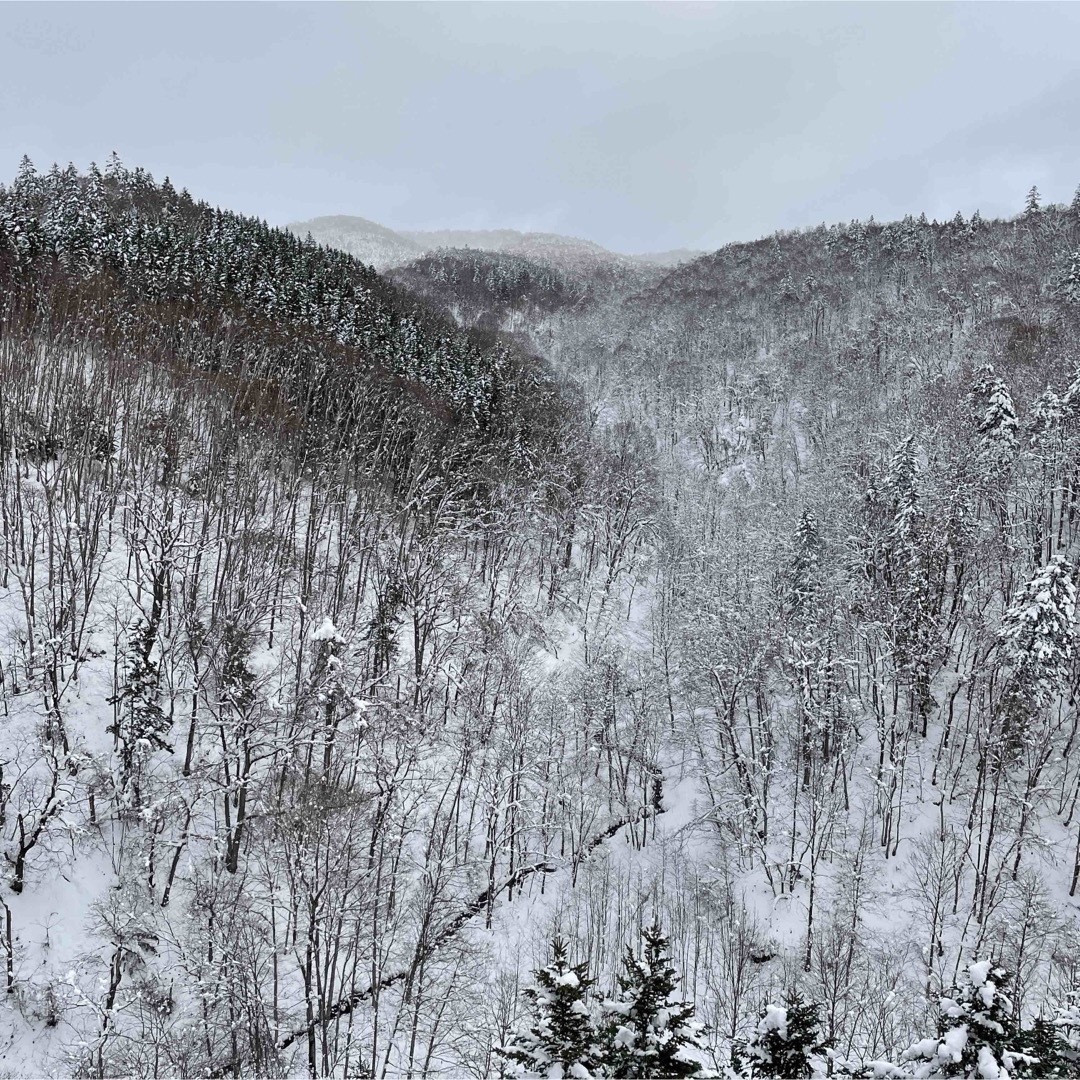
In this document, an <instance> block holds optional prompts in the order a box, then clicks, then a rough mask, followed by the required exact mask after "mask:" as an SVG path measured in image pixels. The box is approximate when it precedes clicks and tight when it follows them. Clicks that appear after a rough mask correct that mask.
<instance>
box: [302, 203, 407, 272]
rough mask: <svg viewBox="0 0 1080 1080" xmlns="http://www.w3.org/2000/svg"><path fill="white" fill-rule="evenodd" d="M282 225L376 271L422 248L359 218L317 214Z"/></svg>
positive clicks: (396, 263) (398, 264) (399, 261)
mask: <svg viewBox="0 0 1080 1080" xmlns="http://www.w3.org/2000/svg"><path fill="white" fill-rule="evenodd" d="M286 228H287V229H288V230H289V232H291V233H294V234H295V235H296V236H299V237H300V238H301V239H303V238H304V237H307V236H309V235H310V236H311V238H312V239H313V240H314V241H315V242H316V243H317V244H325V245H326V246H327V247H331V248H336V249H337V250H339V251H344V252H345V253H346V254H348V255H352V256H353V258H355V259H359V260H360V261H361V262H362V263H366V264H367V265H368V266H373V267H374V268H375V269H376V270H386V269H389V268H390V267H393V266H401V265H402V264H404V263H407V262H409V261H410V260H412V259H415V258H416V257H417V256H419V255H421V254H423V252H424V250H425V249H424V247H423V245H422V244H418V243H416V242H415V241H413V240H412V239H410V238H409V237H408V236H406V235H404V234H402V233H397V232H394V231H393V229H387V228H386V227H385V226H383V225H378V224H376V223H375V222H374V221H368V220H367V219H366V218H362V217H351V216H347V215H338V216H332V217H318V218H312V219H311V220H310V221H296V222H293V223H292V224H290V225H287V226H286Z"/></svg>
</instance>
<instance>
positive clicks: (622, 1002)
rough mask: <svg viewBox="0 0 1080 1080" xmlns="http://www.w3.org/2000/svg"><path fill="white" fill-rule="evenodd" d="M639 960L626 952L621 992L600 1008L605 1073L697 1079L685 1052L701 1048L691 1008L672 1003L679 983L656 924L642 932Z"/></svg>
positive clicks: (687, 1004) (697, 1070)
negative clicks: (602, 1016)
mask: <svg viewBox="0 0 1080 1080" xmlns="http://www.w3.org/2000/svg"><path fill="white" fill-rule="evenodd" d="M641 935H642V938H643V942H644V949H643V950H642V954H641V956H640V958H639V957H637V956H635V955H634V952H633V950H632V949H631V948H629V947H627V950H626V960H625V964H626V974H625V975H620V976H619V993H618V995H617V996H616V997H615V998H614V999H609V1000H607V1001H605V1002H604V1003H603V1010H604V1012H605V1013H606V1014H607V1017H608V1019H607V1023H606V1024H605V1025H604V1027H603V1029H602V1031H601V1042H602V1044H603V1046H604V1058H605V1072H606V1073H607V1074H608V1075H610V1076H616V1077H679V1076H697V1075H699V1074H700V1071H701V1067H700V1065H699V1063H698V1062H696V1061H695V1060H694V1059H693V1057H692V1056H691V1055H690V1054H689V1053H688V1052H687V1051H688V1050H691V1049H695V1048H699V1047H701V1045H702V1044H701V1041H700V1039H699V1037H698V1031H699V1030H700V1025H698V1024H697V1023H695V1022H694V1006H693V1005H692V1004H691V1003H690V1002H687V1001H679V1000H677V999H675V990H676V988H677V986H678V983H679V978H678V976H677V975H676V974H675V969H674V968H673V967H672V966H671V963H670V959H669V957H668V939H667V938H666V937H665V936H664V935H663V933H662V932H661V930H660V927H659V925H654V926H651V927H649V928H647V929H643V930H642V932H641Z"/></svg>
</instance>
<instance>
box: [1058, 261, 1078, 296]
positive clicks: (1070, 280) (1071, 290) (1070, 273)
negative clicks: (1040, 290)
mask: <svg viewBox="0 0 1080 1080" xmlns="http://www.w3.org/2000/svg"><path fill="white" fill-rule="evenodd" d="M1054 292H1055V293H1056V294H1057V297H1058V299H1059V300H1061V301H1062V302H1063V303H1066V304H1080V251H1074V252H1073V253H1072V255H1071V256H1070V257H1069V266H1068V269H1067V270H1065V272H1064V273H1063V274H1062V275H1061V277H1060V278H1058V280H1057V283H1056V284H1055V286H1054Z"/></svg>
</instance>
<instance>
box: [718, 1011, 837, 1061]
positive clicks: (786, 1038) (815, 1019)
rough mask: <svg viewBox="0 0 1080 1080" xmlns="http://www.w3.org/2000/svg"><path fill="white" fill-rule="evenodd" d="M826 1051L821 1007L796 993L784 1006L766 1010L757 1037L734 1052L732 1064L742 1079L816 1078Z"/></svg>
mask: <svg viewBox="0 0 1080 1080" xmlns="http://www.w3.org/2000/svg"><path fill="white" fill-rule="evenodd" d="M826 1049H827V1048H826V1046H825V1044H824V1042H823V1041H822V1037H821V1006H820V1005H819V1004H818V1003H817V1002H816V1001H804V1000H803V998H802V996H801V995H800V994H799V993H798V992H794V993H791V994H789V995H788V997H787V998H786V999H785V1001H784V1004H783V1005H766V1006H765V1012H764V1013H763V1014H762V1017H761V1019H760V1020H759V1021H758V1025H757V1030H756V1031H755V1032H754V1035H753V1037H752V1038H751V1039H749V1041H747V1042H740V1043H736V1044H735V1046H734V1047H733V1048H732V1052H731V1062H732V1065H733V1066H734V1068H735V1069H736V1071H737V1072H738V1073H739V1074H740V1075H742V1076H747V1077H761V1078H766V1077H768V1078H774V1077H783V1078H784V1080H795V1078H797V1077H801V1076H813V1075H814V1071H815V1066H816V1065H819V1064H821V1063H822V1055H823V1054H824V1053H825V1051H826Z"/></svg>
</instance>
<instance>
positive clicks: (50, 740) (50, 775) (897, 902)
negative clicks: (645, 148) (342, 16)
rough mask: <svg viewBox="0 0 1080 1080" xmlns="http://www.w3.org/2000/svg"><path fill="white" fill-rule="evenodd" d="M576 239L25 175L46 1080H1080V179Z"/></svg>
mask: <svg viewBox="0 0 1080 1080" xmlns="http://www.w3.org/2000/svg"><path fill="white" fill-rule="evenodd" d="M551 250H552V251H555V252H556V253H557V255H558V257H549V256H548V255H546V254H545V248H544V246H543V245H536V246H535V247H534V248H532V249H530V250H529V251H528V253H526V254H522V253H520V252H515V251H509V250H499V251H484V250H478V249H476V248H468V249H457V248H450V247H442V248H439V249H438V250H435V251H427V252H424V253H422V254H420V255H419V256H418V257H417V258H415V259H412V260H411V261H409V262H406V263H404V264H403V265H399V266H395V267H393V268H390V269H387V270H385V272H382V273H378V272H376V271H375V270H374V269H373V268H372V267H370V266H368V265H365V264H363V263H361V262H360V261H358V260H357V259H355V258H354V257H352V256H351V255H349V254H347V253H346V252H343V251H340V250H335V249H333V248H331V247H329V246H326V245H325V244H320V243H318V242H316V240H315V239H313V238H311V237H310V236H306V237H303V236H299V235H296V234H294V233H293V232H289V231H286V230H284V229H277V228H271V227H269V226H268V225H266V224H265V223H264V222H262V221H260V220H257V219H254V218H249V217H245V216H243V215H240V214H236V213H232V212H229V211H227V210H222V209H215V208H212V207H211V206H210V205H208V204H207V203H204V202H201V201H198V200H197V199H196V198H195V197H193V196H192V195H191V194H189V193H188V192H187V191H183V190H181V191H177V190H175V189H174V187H173V186H172V184H171V183H170V182H169V181H168V180H167V179H165V180H162V181H161V182H158V181H156V180H155V179H154V178H153V177H152V176H151V175H150V174H149V173H148V172H146V171H145V170H143V169H141V168H128V167H127V166H125V165H124V164H123V163H122V162H121V161H120V160H119V158H117V157H116V156H115V155H113V157H112V158H110V159H109V161H108V163H107V164H106V165H105V166H104V168H102V169H98V167H97V166H91V167H90V168H89V169H88V170H86V171H85V172H80V171H78V170H76V169H75V167H74V166H69V167H67V168H66V169H65V168H60V167H58V166H53V167H52V169H51V170H49V171H48V172H38V171H37V170H36V169H35V167H34V166H33V165H32V164H31V163H30V161H29V160H26V159H24V161H23V165H22V167H21V168H20V170H19V172H18V175H17V176H16V177H14V178H13V180H12V181H11V182H10V184H5V185H4V186H0V717H2V720H0V846H2V850H3V856H4V859H3V864H2V875H0V906H2V911H0V967H2V969H3V975H2V978H3V980H4V989H5V994H4V999H3V1008H2V1009H0V1076H10V1077H17V1076H20V1077H21V1076H70V1077H87V1078H89V1077H96V1078H102V1080H103V1078H106V1077H158V1076H168V1077H184V1078H189V1077H190V1078H194V1077H233V1076H234V1077H291V1076H309V1077H341V1078H350V1080H352V1078H361V1077H398V1076H408V1077H427V1076H431V1077H439V1076H443V1077H475V1078H478V1080H481V1078H484V1077H501V1076H507V1077H509V1076H545V1077H564V1076H577V1077H589V1076H594V1077H662V1076H702V1077H704V1076H715V1077H725V1078H729V1080H734V1078H739V1080H749V1078H752V1077H763V1078H764V1077H777V1078H782V1077H783V1078H786V1077H798V1076H806V1077H810V1076H819V1075H820V1076H824V1075H836V1076H858V1077H936V1076H943V1077H944V1076H973V1077H974V1076H980V1077H1002V1078H1008V1077H1055V1076H1075V1075H1077V1074H1078V1073H1080V897H1078V889H1080V711H1078V703H1077V695H1078V692H1080V659H1078V657H1077V652H1076V640H1075V639H1076V623H1075V617H1076V612H1075V604H1076V587H1077V582H1078V575H1080V189H1078V190H1077V194H1076V196H1075V197H1074V198H1073V200H1072V202H1071V204H1068V205H1059V204H1051V203H1044V202H1043V200H1042V198H1041V197H1040V195H1039V193H1038V191H1037V190H1036V189H1034V188H1032V189H1031V191H1030V192H1029V193H1028V196H1027V199H1026V201H1024V200H1020V199H1018V213H1017V214H1016V216H1015V217H1013V218H1011V219H1008V220H999V219H983V218H982V217H981V216H980V215H979V214H978V213H977V212H976V213H974V214H972V216H970V217H965V216H964V215H963V214H961V213H959V212H958V213H957V214H956V216H955V217H954V218H953V219H951V220H948V221H944V222H938V221H936V220H927V218H926V217H925V215H923V216H920V217H915V216H909V217H906V218H904V219H903V220H899V221H894V222H889V223H885V224H882V223H878V222H876V221H874V220H873V219H870V220H868V221H850V222H846V223H837V224H833V225H831V226H829V225H825V224H822V225H819V226H816V227H808V228H805V229H801V230H796V231H781V232H777V233H775V234H773V235H771V236H768V237H765V238H764V239H761V240H759V241H755V242H752V243H736V244H730V245H728V246H725V247H723V248H721V249H720V250H718V251H715V252H713V253H711V254H706V255H703V256H701V257H696V258H690V259H688V260H687V261H685V262H681V263H679V264H678V265H674V266H670V265H664V264H662V263H661V262H654V263H650V262H648V261H646V260H643V259H640V260H631V259H612V260H609V261H605V258H604V256H603V254H602V252H603V249H599V248H597V249H596V250H597V252H600V253H601V254H596V255H595V256H593V255H590V257H589V259H579V260H577V261H576V262H568V261H567V259H566V257H565V249H563V248H560V247H559V246H558V245H557V244H554V243H553V244H552V246H551Z"/></svg>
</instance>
